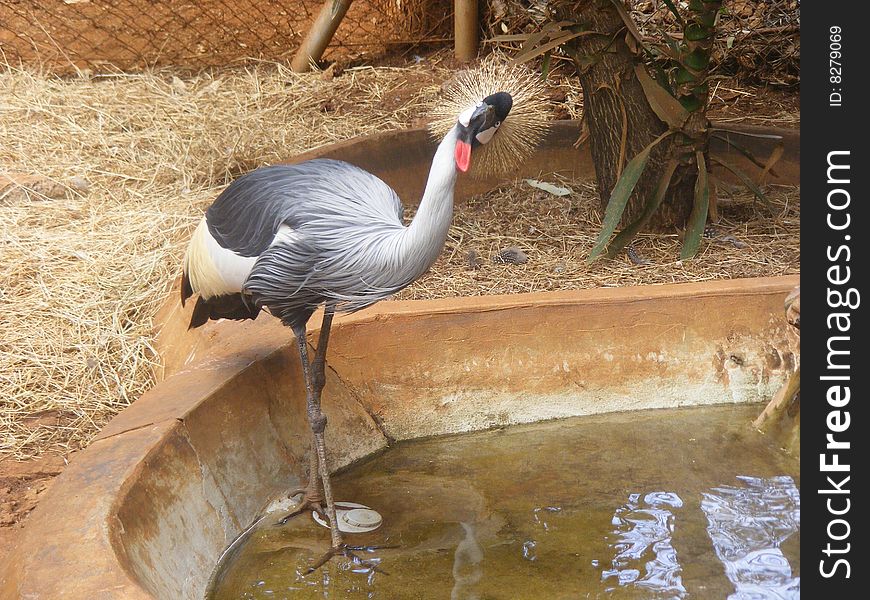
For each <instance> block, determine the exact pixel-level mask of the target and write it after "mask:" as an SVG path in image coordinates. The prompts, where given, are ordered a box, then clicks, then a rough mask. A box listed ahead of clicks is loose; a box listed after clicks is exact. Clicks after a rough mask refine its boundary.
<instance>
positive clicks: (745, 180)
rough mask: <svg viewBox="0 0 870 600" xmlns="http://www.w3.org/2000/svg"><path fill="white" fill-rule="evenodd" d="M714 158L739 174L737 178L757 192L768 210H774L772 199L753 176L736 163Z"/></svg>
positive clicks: (753, 191)
mask: <svg viewBox="0 0 870 600" xmlns="http://www.w3.org/2000/svg"><path fill="white" fill-rule="evenodd" d="M712 160H713V161H714V162H715V163H716V164H718V165H721V166H722V167H724V168H726V169H728V170H729V171H731V172H732V173H734V174H735V175H736V176H737V178H738V179H740V181H742V182H743V184H744V185H745V186H746V187H748V188H749V189H750V190H751V191H752V193H753V194H755V197H756V198H758V199H759V200H761V202H762V203H763V204H764V206H765V207H766V208H767V210H769V211H770V212H771V213H772V212H774V210H773V205H772V204H771V203H770V200H769V199H768V197H767V195H766V194H765V193H764V192H762V191H761V188H760V187H758V186H757V185H756V184H755V182H754V181H752V178H751V177H749V175H747V174H746V173H744V172H743V171H741V170H740V169H738V168H737V167H735V166H734V165H732V164H729V163H727V162H725V161H724V160H722V159H721V158H719V157H716V158H713V159H712Z"/></svg>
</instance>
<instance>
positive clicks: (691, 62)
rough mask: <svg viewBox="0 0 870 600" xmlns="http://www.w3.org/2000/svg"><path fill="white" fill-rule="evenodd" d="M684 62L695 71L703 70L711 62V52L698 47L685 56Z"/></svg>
mask: <svg viewBox="0 0 870 600" xmlns="http://www.w3.org/2000/svg"><path fill="white" fill-rule="evenodd" d="M683 64H684V65H685V66H686V67H688V68H690V69H692V70H693V71H703V70H704V69H706V68H707V65H709V64H710V52H709V51H707V50H704V49H703V48H697V49H695V50H693V51H692V52H690V53H688V54H686V55H685V56H684V57H683Z"/></svg>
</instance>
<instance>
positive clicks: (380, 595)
mask: <svg viewBox="0 0 870 600" xmlns="http://www.w3.org/2000/svg"><path fill="white" fill-rule="evenodd" d="M761 408H762V407H761V406H760V405H751V406H745V405H743V406H717V407H704V408H686V409H676V410H655V411H643V412H630V413H615V414H608V415H599V416H593V417H580V418H574V419H568V420H562V421H556V422H546V423H539V424H534V425H523V426H515V427H510V428H506V429H502V430H495V431H486V432H480V433H472V434H464V435H457V436H448V437H441V438H434V439H427V440H420V441H413V442H407V443H400V444H397V445H396V446H394V447H392V448H390V449H389V450H388V451H386V452H385V453H383V454H380V455H378V456H377V457H374V458H372V459H370V460H368V461H367V462H365V463H363V464H359V465H355V466H354V467H353V468H351V469H349V470H347V471H345V472H342V473H341V474H339V475H337V476H336V477H335V478H334V479H333V482H334V486H335V491H336V499H337V500H340V501H350V502H359V503H362V504H365V505H367V506H370V507H372V508H373V509H375V510H377V511H378V512H379V513H381V515H382V516H383V519H384V523H383V525H382V526H381V527H380V528H379V529H377V530H376V531H373V532H369V533H365V534H349V535H346V536H345V540H346V541H347V543H348V544H351V545H360V546H371V545H395V546H396V547H395V548H387V549H379V550H375V551H373V552H360V553H358V554H359V555H360V556H361V557H363V558H365V559H366V560H370V561H374V562H376V563H377V564H378V566H379V568H380V569H382V570H383V571H384V572H383V573H381V572H377V571H372V570H371V569H368V568H365V567H364V566H362V565H359V564H356V565H355V564H353V563H352V562H350V561H347V560H346V559H333V560H332V561H331V562H330V563H327V564H326V565H325V566H324V567H322V568H321V569H319V570H318V571H316V572H314V573H312V574H309V575H304V576H303V573H305V571H306V570H307V568H308V566H309V565H310V564H311V563H312V562H313V561H314V560H316V559H317V558H318V557H319V556H321V555H322V553H323V552H324V551H325V550H326V549H327V548H328V546H329V532H328V530H326V529H325V528H323V527H321V526H320V525H317V524H316V523H315V522H314V521H313V519H312V518H311V516H310V515H308V514H306V515H300V516H298V517H296V518H294V519H292V520H291V521H289V522H288V523H287V524H286V525H284V526H280V527H279V526H275V525H274V523H275V521H277V519H278V518H280V516H281V515H274V518H272V517H273V516H272V515H270V516H269V517H267V518H265V519H263V521H262V522H260V523H259V524H258V525H257V526H256V527H254V528H253V529H252V530H251V531H250V533H249V534H248V535H246V536H245V538H244V539H243V540H241V543H239V544H237V545H235V546H234V547H233V550H232V551H231V552H228V553H227V554H226V556H225V558H224V560H223V561H222V562H221V564H220V565H218V567H217V569H216V571H215V574H214V575H213V579H212V585H211V589H210V591H209V593H208V598H209V599H210V600H239V599H243V598H251V599H265V598H269V599H278V598H332V599H341V598H367V599H384V600H393V599H429V598H432V599H436V598H449V599H451V600H458V599H468V600H471V599H479V600H494V599H524V598H530V599H535V598H542V599H554V600H558V599H568V598H571V599H578V598H602V599H665V598H667V599H671V598H678V599H682V598H700V599H707V598H712V599H716V598H722V599H725V598H728V599H730V600H738V599H739V600H743V599H749V598H751V599H753V600H761V599H767V598H769V599H777V600H782V599H792V598H794V599H797V598H799V596H800V558H799V551H798V549H799V542H800V540H799V537H800V496H799V492H798V489H799V485H800V479H799V466H800V465H799V461H798V460H797V459H796V458H794V457H791V456H788V455H786V454H785V453H783V452H782V451H780V450H779V449H778V448H776V447H775V446H774V445H773V444H772V442H771V440H769V439H768V438H766V437H764V436H763V435H761V434H760V433H758V432H756V431H754V430H753V429H752V427H751V421H752V419H754V418H755V417H756V416H757V414H758V413H759V412H760V410H761Z"/></svg>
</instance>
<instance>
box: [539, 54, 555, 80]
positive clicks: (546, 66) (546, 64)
mask: <svg viewBox="0 0 870 600" xmlns="http://www.w3.org/2000/svg"><path fill="white" fill-rule="evenodd" d="M552 56H553V53H552V52H545V53H544V58H543V59H542V60H541V80H542V81H546V80H547V76H548V75H549V74H550V58H552Z"/></svg>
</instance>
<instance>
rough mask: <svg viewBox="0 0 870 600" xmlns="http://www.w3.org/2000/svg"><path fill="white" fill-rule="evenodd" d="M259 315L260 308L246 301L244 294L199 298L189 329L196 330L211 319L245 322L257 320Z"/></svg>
mask: <svg viewBox="0 0 870 600" xmlns="http://www.w3.org/2000/svg"><path fill="white" fill-rule="evenodd" d="M259 314H260V309H259V307H257V306H254V305H253V304H251V303H250V300H249V299H246V298H245V296H243V295H242V294H231V295H227V296H215V297H214V298H209V299H208V300H204V299H202V298H201V297H198V298H197V299H196V304H195V305H194V307H193V315H191V317H190V325H188V326H187V328H188V329H194V328H196V327H199V326H201V325H205V323H206V322H207V321H209V319H213V320H216V319H232V320H234V321H244V320H246V319H256V318H257V315H259Z"/></svg>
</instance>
